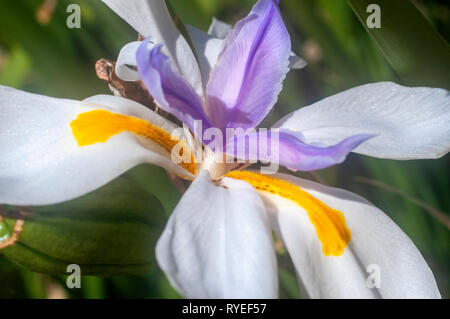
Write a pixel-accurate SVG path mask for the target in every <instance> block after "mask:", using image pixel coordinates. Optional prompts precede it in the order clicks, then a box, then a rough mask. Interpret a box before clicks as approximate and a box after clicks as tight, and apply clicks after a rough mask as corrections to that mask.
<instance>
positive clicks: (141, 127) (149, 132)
mask: <svg viewBox="0 0 450 319" xmlns="http://www.w3.org/2000/svg"><path fill="white" fill-rule="evenodd" d="M70 127H71V128H72V134H73V136H74V137H75V140H76V141H77V143H78V146H87V145H92V144H95V143H104V142H106V141H107V140H108V139H109V138H110V137H112V136H114V135H116V134H119V133H121V132H124V131H128V132H131V133H134V134H136V135H139V136H143V137H145V138H147V139H149V140H151V141H153V142H155V143H156V144H158V145H160V146H162V147H163V148H164V149H165V150H167V151H168V152H169V153H170V152H171V150H172V148H173V147H174V146H175V145H176V144H177V143H179V142H180V141H179V140H178V139H176V138H173V137H172V136H171V135H170V134H169V133H167V132H166V131H164V130H163V129H162V128H160V127H158V126H156V125H154V124H151V123H149V122H147V121H145V120H142V119H140V118H137V117H134V116H128V115H122V114H118V113H112V112H110V111H107V110H93V111H89V112H85V113H80V114H78V117H77V118H76V119H75V120H73V121H72V122H71V123H70ZM182 152H183V148H181V153H182ZM182 155H183V154H180V156H182ZM179 165H180V166H181V167H183V168H184V169H185V170H187V171H188V172H190V173H192V174H194V175H195V172H196V164H195V160H194V157H193V155H192V154H191V162H190V163H185V162H181V163H179Z"/></svg>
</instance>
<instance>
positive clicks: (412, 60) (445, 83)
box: [348, 0, 450, 88]
mask: <svg viewBox="0 0 450 319" xmlns="http://www.w3.org/2000/svg"><path fill="white" fill-rule="evenodd" d="M348 2H349V4H350V6H351V7H352V9H353V11H354V12H355V13H356V15H357V16H358V18H359V20H360V21H361V23H362V24H363V26H364V28H366V30H367V32H368V33H369V34H370V35H371V36H372V38H373V39H374V40H375V42H376V43H377V45H378V47H379V48H380V50H381V51H382V52H383V54H384V56H385V57H386V59H387V60H388V62H389V64H390V65H391V66H392V68H393V69H394V70H395V72H396V73H397V75H398V76H399V77H400V78H401V80H402V81H403V83H404V84H406V85H412V86H432V87H442V88H449V87H450V47H449V45H448V43H447V42H446V41H445V40H444V39H443V38H442V37H441V36H440V35H439V34H438V33H437V32H436V31H435V30H434V29H433V27H432V26H431V25H430V24H429V23H428V21H427V20H426V19H425V17H424V16H423V15H422V14H421V13H420V12H419V10H418V9H417V8H416V7H415V6H414V5H413V4H412V3H411V2H410V1H406V0H405V1H392V0H378V1H376V3H377V4H378V5H379V6H380V9H381V28H372V29H370V28H368V26H367V23H366V20H367V18H368V17H369V15H370V14H371V13H367V12H366V11H367V7H368V6H369V5H370V4H372V3H374V1H372V0H348ZM369 62H370V61H369Z"/></svg>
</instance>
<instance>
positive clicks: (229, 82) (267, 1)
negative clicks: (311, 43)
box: [206, 0, 291, 130]
mask: <svg viewBox="0 0 450 319" xmlns="http://www.w3.org/2000/svg"><path fill="white" fill-rule="evenodd" d="M277 3H278V1H273V0H259V1H258V3H256V5H255V6H254V7H253V9H252V11H251V12H250V14H249V15H248V16H247V17H246V18H244V19H242V20H240V21H239V22H238V23H237V24H236V25H235V27H234V28H233V29H232V30H231V31H230V34H229V35H228V38H227V43H226V45H225V48H224V50H223V51H222V53H221V55H220V57H219V60H218V62H217V64H216V66H215V67H214V68H213V70H212V71H211V74H210V77H209V82H208V84H207V88H206V94H207V106H208V107H207V110H206V112H207V114H208V116H209V118H210V120H211V123H212V124H213V125H214V126H216V127H219V128H221V129H222V130H224V129H225V128H226V127H233V128H238V127H239V128H243V129H247V128H250V127H256V126H257V125H258V124H259V123H260V122H261V121H262V119H263V118H264V117H265V116H266V115H267V113H268V112H269V111H270V109H271V108H272V107H273V105H274V104H275V102H276V100H277V98H278V94H279V92H280V91H281V89H282V82H283V80H284V78H285V76H286V73H287V72H288V70H289V68H288V65H289V56H290V52H291V42H290V38H289V34H288V32H287V30H286V27H285V25H284V22H283V20H282V18H281V16H280V12H279V8H278V5H277Z"/></svg>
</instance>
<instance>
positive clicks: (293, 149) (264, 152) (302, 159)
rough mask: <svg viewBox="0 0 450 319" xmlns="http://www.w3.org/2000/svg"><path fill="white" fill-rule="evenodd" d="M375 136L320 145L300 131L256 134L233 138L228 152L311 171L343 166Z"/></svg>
mask: <svg viewBox="0 0 450 319" xmlns="http://www.w3.org/2000/svg"><path fill="white" fill-rule="evenodd" d="M372 137H374V135H373V134H358V135H354V136H350V137H348V138H346V139H344V140H342V141H341V142H339V143H338V144H336V145H332V146H320V145H311V144H307V143H305V142H304V141H303V139H302V136H301V134H300V133H298V132H292V131H289V130H284V129H280V130H270V131H265V132H263V131H259V132H256V131H253V132H247V134H236V135H235V136H234V137H233V138H230V139H229V140H228V141H227V144H226V153H227V154H228V155H233V156H235V157H237V158H240V159H243V160H246V161H253V162H254V161H262V162H272V163H273V162H277V163H278V164H279V165H281V166H284V167H286V168H288V169H290V170H292V171H312V170H318V169H324V168H327V167H329V166H332V165H335V164H339V163H342V162H343V161H344V160H345V158H346V157H347V154H348V153H350V152H351V151H352V150H353V149H355V148H356V147H358V146H359V145H360V144H361V143H363V142H365V141H367V140H368V139H370V138H372ZM244 139H245V140H244Z"/></svg>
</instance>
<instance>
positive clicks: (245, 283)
mask: <svg viewBox="0 0 450 319" xmlns="http://www.w3.org/2000/svg"><path fill="white" fill-rule="evenodd" d="M224 182H225V183H226V186H227V188H224V187H222V186H216V185H215V184H214V183H213V182H211V181H210V178H209V175H208V173H207V171H202V172H201V173H200V175H199V176H198V177H197V178H196V179H195V180H194V182H193V183H192V185H191V186H190V187H189V189H188V190H187V192H186V193H185V194H184V195H183V197H182V199H181V201H180V203H179V204H178V206H177V207H176V209H175V211H174V212H173V213H172V216H171V217H170V219H169V222H168V224H167V226H166V229H165V230H164V233H163V235H162V236H161V238H160V239H159V242H158V244H157V247H156V257H157V259H158V262H159V265H160V266H161V268H162V269H163V270H164V272H165V273H166V274H167V276H168V277H169V280H170V282H171V283H172V285H173V286H175V287H176V288H177V289H178V290H179V291H180V293H182V294H183V295H184V296H186V297H188V298H276V297H277V288H278V287H277V286H278V282H277V278H278V277H277V271H276V258H275V253H274V248H273V245H272V236H271V231H270V226H269V222H268V218H267V215H266V214H265V212H264V206H263V203H262V201H261V199H260V198H259V196H258V194H257V193H256V191H255V190H254V189H253V188H252V187H251V186H250V185H248V184H247V183H245V182H242V181H237V180H233V179H230V178H226V179H224Z"/></svg>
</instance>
